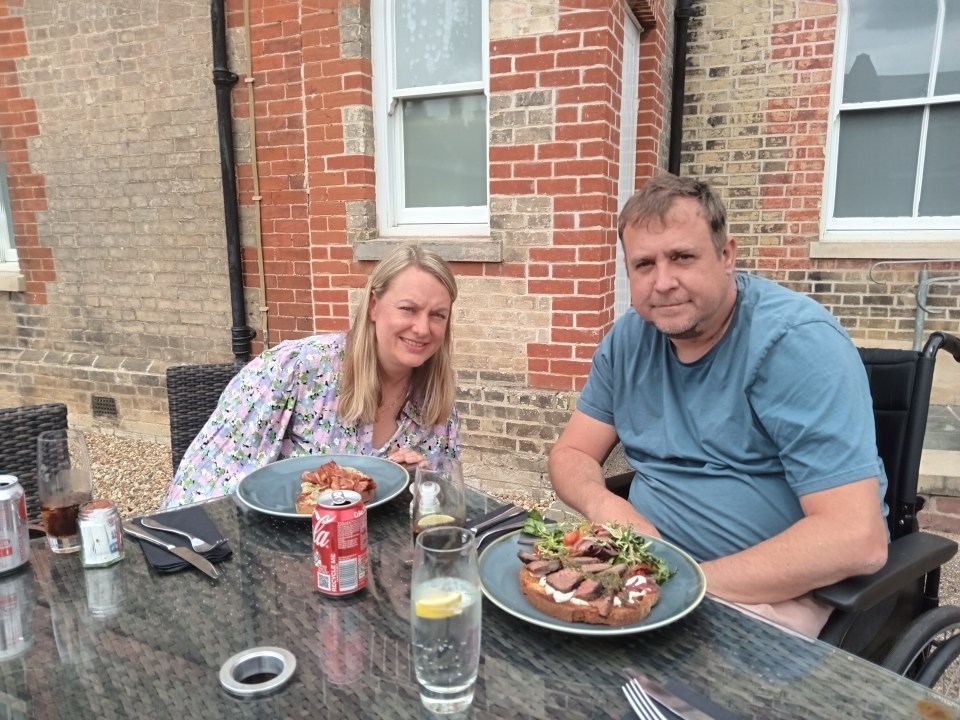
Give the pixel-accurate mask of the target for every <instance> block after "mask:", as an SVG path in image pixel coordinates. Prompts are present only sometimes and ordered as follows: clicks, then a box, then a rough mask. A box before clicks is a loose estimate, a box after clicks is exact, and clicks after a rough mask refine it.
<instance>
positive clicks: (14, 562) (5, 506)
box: [0, 475, 30, 575]
mask: <svg viewBox="0 0 960 720" xmlns="http://www.w3.org/2000/svg"><path fill="white" fill-rule="evenodd" d="M29 559H30V529H29V528H28V527H27V500H26V497H25V496H24V494H23V488H22V487H21V486H20V481H19V480H18V479H17V477H16V476H15V475H0V575H4V574H6V573H9V572H13V571H14V570H16V569H17V568H19V567H20V566H22V565H24V564H25V563H26V562H27V561H28V560H29Z"/></svg>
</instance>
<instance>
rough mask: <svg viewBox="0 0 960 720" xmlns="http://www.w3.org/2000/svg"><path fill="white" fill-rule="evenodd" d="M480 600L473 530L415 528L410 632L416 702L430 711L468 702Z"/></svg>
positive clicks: (453, 708)
mask: <svg viewBox="0 0 960 720" xmlns="http://www.w3.org/2000/svg"><path fill="white" fill-rule="evenodd" d="M480 605H481V603H480V571H479V568H478V566H477V545H476V538H475V537H474V535H473V533H472V532H471V531H470V530H465V529H463V528H458V527H434V528H428V529H426V530H424V531H423V532H421V533H420V534H419V535H418V536H417V542H416V547H415V550H414V558H413V577H412V580H411V583H410V634H411V637H412V641H413V653H412V656H413V665H414V669H415V671H416V675H417V682H418V683H419V685H420V701H421V702H422V703H423V705H424V707H426V708H427V709H428V710H430V711H432V712H434V713H440V714H447V713H459V712H462V711H464V710H467V709H468V708H469V707H470V704H471V703H472V702H473V690H474V685H475V684H476V681H477V669H478V667H479V665H480Z"/></svg>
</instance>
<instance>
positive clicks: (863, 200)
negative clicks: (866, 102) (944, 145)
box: [833, 108, 923, 218]
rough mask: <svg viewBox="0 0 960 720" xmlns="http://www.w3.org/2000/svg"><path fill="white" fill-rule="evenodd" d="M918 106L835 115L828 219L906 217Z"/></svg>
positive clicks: (918, 123)
mask: <svg viewBox="0 0 960 720" xmlns="http://www.w3.org/2000/svg"><path fill="white" fill-rule="evenodd" d="M922 121H923V109H922V108H897V109H891V110H873V111H864V112H846V113H842V114H841V115H840V150H839V152H838V154H837V191H836V198H835V201H834V212H833V215H834V217H838V218H841V217H902V216H906V217H910V216H912V215H913V190H914V186H915V185H916V176H917V164H918V160H919V158H920V126H921V123H922Z"/></svg>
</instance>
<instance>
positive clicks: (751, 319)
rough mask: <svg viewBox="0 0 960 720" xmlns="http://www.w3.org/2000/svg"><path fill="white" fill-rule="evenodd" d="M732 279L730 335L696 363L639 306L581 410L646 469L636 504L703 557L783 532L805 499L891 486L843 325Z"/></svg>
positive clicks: (813, 305)
mask: <svg viewBox="0 0 960 720" xmlns="http://www.w3.org/2000/svg"><path fill="white" fill-rule="evenodd" d="M736 284H737V293H738V301H737V307H736V309H735V311H734V314H733V317H732V320H731V323H730V325H729V327H728V328H727V331H726V333H725V334H724V335H723V337H722V338H721V339H720V340H719V342H718V343H717V344H716V345H715V346H714V347H712V348H711V349H710V351H709V352H708V353H707V354H706V355H704V356H703V357H702V358H700V359H699V360H697V361H695V362H692V363H689V364H685V363H682V362H680V361H679V360H677V358H676V356H675V355H674V352H673V349H672V346H671V343H670V341H669V339H668V338H667V337H666V336H664V335H663V334H662V333H661V332H659V331H658V330H657V329H656V328H655V327H654V326H653V324H651V323H648V322H645V321H644V320H642V319H641V318H640V316H639V315H637V313H636V311H634V310H633V309H631V310H629V311H628V312H627V314H626V315H624V316H623V317H622V318H620V319H619V320H617V322H616V323H615V324H614V326H613V328H612V330H611V331H610V333H609V334H608V335H607V336H606V337H605V338H604V340H603V342H602V343H601V344H600V346H599V348H598V349H597V351H596V353H595V354H594V356H593V366H592V368H591V371H590V375H589V377H588V378H587V383H586V386H585V387H584V389H583V392H582V393H581V395H580V399H579V401H578V402H577V408H578V409H579V410H580V411H582V412H584V413H586V414H587V415H589V416H590V417H592V418H594V419H596V420H599V421H600V422H603V423H607V424H609V425H613V426H614V427H615V428H616V430H617V433H618V435H619V437H620V441H621V443H622V444H623V448H624V451H625V455H626V459H627V461H628V462H629V463H630V465H631V466H632V467H633V468H634V469H635V470H636V475H635V477H634V481H633V484H632V486H631V489H630V502H631V503H632V504H633V505H634V506H635V507H636V508H637V509H638V510H639V511H640V512H641V513H643V514H644V515H645V516H646V517H647V518H648V519H649V520H650V521H651V522H652V523H653V524H654V526H655V527H656V528H657V529H658V530H659V531H660V532H661V534H662V535H663V537H664V538H665V539H667V540H669V541H671V542H674V543H676V544H677V545H679V546H680V547H682V548H684V549H685V550H687V551H688V552H690V553H691V554H692V555H693V556H694V557H695V558H696V559H697V560H699V561H705V560H711V559H713V558H717V557H723V556H726V555H730V554H731V553H734V552H738V551H740V550H744V549H746V548H748V547H752V546H753V545H756V544H757V543H759V542H761V541H763V540H766V539H768V538H770V537H772V536H774V535H777V534H778V533H780V532H782V531H783V530H785V529H786V528H788V527H789V526H791V525H792V524H793V523H795V522H796V521H797V520H799V519H800V518H802V517H803V510H802V508H801V507H800V501H799V497H800V496H802V495H806V494H807V493H813V492H817V491H819V490H826V489H829V488H833V487H837V486H840V485H844V484H846V483H850V482H855V481H857V480H863V479H864V478H868V477H879V479H880V498H881V501H882V499H883V495H884V493H885V491H886V485H887V480H886V475H885V474H884V472H883V466H882V462H881V460H880V458H879V457H878V455H877V445H876V438H875V431H874V420H873V407H872V402H871V398H870V389H869V385H868V383H867V376H866V371H865V370H864V367H863V363H862V362H861V360H860V357H859V355H858V353H857V350H856V348H855V347H854V345H853V343H852V342H851V340H850V338H849V336H848V335H847V334H846V332H845V331H844V330H843V328H842V327H841V326H840V324H839V323H838V322H837V321H836V319H835V318H834V317H833V316H832V315H831V314H830V313H829V312H828V311H827V310H826V309H825V308H824V307H823V306H822V305H820V304H819V303H817V302H816V301H814V300H812V299H811V298H808V297H806V296H805V295H801V294H799V293H795V292H792V291H790V290H787V289H786V288H783V287H781V286H780V285H777V284H776V283H774V282H771V281H769V280H765V279H763V278H760V277H757V276H752V275H744V274H737V276H736ZM884 511H885V510H884Z"/></svg>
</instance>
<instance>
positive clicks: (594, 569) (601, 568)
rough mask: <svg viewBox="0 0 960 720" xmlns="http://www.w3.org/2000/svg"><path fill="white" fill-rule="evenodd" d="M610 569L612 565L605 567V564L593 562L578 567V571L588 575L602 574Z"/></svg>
mask: <svg viewBox="0 0 960 720" xmlns="http://www.w3.org/2000/svg"><path fill="white" fill-rule="evenodd" d="M612 567H613V566H612V565H607V563H602V562H596V561H594V562H592V563H584V564H583V565H581V566H580V570H582V571H583V572H588V573H602V572H606V571H607V570H610V569H611V568H612Z"/></svg>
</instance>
